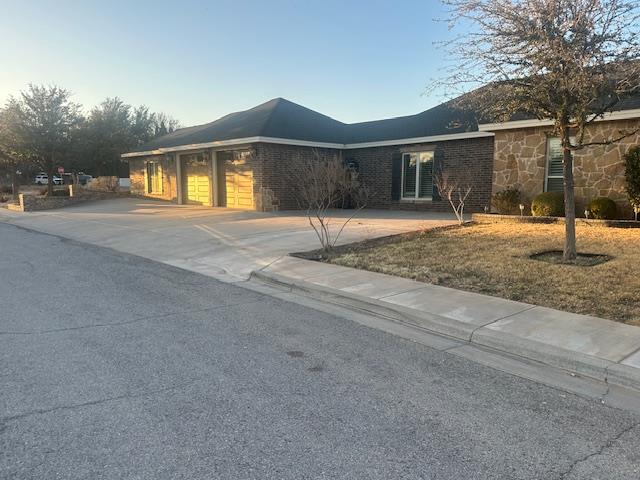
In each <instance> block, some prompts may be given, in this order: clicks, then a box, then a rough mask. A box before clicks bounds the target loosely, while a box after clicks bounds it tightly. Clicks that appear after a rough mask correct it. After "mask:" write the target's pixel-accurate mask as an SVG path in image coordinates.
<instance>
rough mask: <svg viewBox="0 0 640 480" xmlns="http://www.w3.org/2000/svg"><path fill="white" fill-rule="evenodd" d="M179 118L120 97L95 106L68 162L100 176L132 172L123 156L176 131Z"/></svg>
mask: <svg viewBox="0 0 640 480" xmlns="http://www.w3.org/2000/svg"><path fill="white" fill-rule="evenodd" d="M178 125H179V124H178V121H177V120H175V119H173V118H171V117H170V116H169V115H167V114H165V113H153V112H150V111H149V108H148V107H146V106H144V105H143V106H140V107H136V108H134V107H132V106H131V105H128V104H126V103H125V102H124V101H122V100H121V99H120V98H118V97H114V98H107V99H106V100H104V101H103V102H102V103H101V104H100V105H98V106H96V107H94V108H93V109H92V110H91V111H90V112H89V115H88V117H87V119H86V120H85V121H84V122H83V123H82V127H81V128H80V129H79V131H78V132H76V137H75V138H74V139H73V141H72V146H73V148H72V154H71V155H70V159H69V163H70V166H71V167H72V169H73V170H78V171H80V170H82V171H89V172H91V173H93V174H95V175H98V176H118V177H123V176H127V175H128V174H129V172H128V167H127V164H126V162H123V161H122V159H121V158H120V155H121V154H123V153H125V152H128V151H130V150H132V149H133V148H135V147H137V146H139V145H141V144H143V143H146V142H148V141H150V140H152V139H154V138H156V137H158V136H161V135H166V134H167V133H171V132H173V131H174V130H175V129H176V128H177V127H178Z"/></svg>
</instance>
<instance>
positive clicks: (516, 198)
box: [491, 187, 522, 215]
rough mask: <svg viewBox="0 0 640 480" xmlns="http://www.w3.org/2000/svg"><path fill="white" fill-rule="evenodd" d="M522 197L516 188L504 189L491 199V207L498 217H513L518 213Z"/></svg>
mask: <svg viewBox="0 0 640 480" xmlns="http://www.w3.org/2000/svg"><path fill="white" fill-rule="evenodd" d="M521 203H522V195H521V194H520V190H518V189H517V188H515V187H514V188H506V189H504V190H502V191H500V192H497V193H496V194H495V195H494V196H493V198H492V199H491V205H493V208H495V209H496V210H497V211H498V213H499V214H500V215H514V214H518V213H520V204H521Z"/></svg>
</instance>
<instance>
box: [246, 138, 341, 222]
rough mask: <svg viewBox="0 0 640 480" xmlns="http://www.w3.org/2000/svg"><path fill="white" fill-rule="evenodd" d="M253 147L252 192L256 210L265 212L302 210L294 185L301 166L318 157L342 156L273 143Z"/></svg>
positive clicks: (324, 150)
mask: <svg viewBox="0 0 640 480" xmlns="http://www.w3.org/2000/svg"><path fill="white" fill-rule="evenodd" d="M253 147H254V152H255V157H254V159H253V160H254V170H253V179H254V185H253V192H254V198H255V201H256V209H257V210H262V211H270V210H297V209H299V208H300V207H299V206H298V202H297V201H296V197H295V189H294V187H293V186H292V183H293V182H295V178H296V175H298V174H299V168H300V166H301V165H302V164H303V162H306V161H309V160H313V159H314V158H316V155H319V156H320V157H330V156H337V157H339V156H340V152H341V150H337V149H331V148H314V147H302V146H297V145H281V144H274V143H257V144H255V145H254V146H253Z"/></svg>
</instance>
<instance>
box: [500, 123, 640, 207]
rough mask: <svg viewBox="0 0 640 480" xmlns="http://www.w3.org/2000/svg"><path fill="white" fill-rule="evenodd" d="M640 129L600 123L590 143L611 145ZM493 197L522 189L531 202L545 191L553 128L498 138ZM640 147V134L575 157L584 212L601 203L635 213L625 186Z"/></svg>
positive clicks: (509, 132) (591, 131)
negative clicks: (628, 158) (628, 160)
mask: <svg viewBox="0 0 640 480" xmlns="http://www.w3.org/2000/svg"><path fill="white" fill-rule="evenodd" d="M639 127H640V120H625V121H615V122H613V121H612V122H597V123H594V124H593V125H591V126H590V127H589V128H588V129H587V131H586V132H585V141H586V142H598V141H605V140H608V139H610V138H615V137H616V136H619V135H620V132H621V131H633V130H635V129H637V128H639ZM495 135H496V136H495V159H494V173H493V193H496V192H498V191H501V190H504V189H505V188H507V187H517V188H518V189H520V191H521V192H522V194H523V196H524V199H525V201H526V202H530V201H531V200H532V199H533V198H534V197H535V196H536V195H538V194H539V193H542V192H543V191H544V184H545V175H546V162H547V139H548V138H549V136H551V135H552V129H551V127H536V128H527V129H519V130H500V131H496V132H495ZM639 144H640V132H639V133H636V134H635V135H632V136H630V137H627V138H625V139H623V140H622V141H620V142H618V143H615V144H613V145H605V146H593V147H587V148H585V149H583V150H579V151H576V152H574V178H575V191H576V203H577V207H578V211H582V210H583V209H584V207H585V205H586V204H587V203H588V202H589V201H591V200H592V199H593V198H595V197H609V198H611V199H612V200H614V201H615V202H616V203H618V205H619V207H620V209H621V213H622V215H625V216H628V215H630V213H631V209H630V207H629V202H628V200H627V194H626V191H625V180H624V158H623V155H624V154H625V153H626V152H627V151H628V150H629V149H630V148H631V147H632V146H634V145H639Z"/></svg>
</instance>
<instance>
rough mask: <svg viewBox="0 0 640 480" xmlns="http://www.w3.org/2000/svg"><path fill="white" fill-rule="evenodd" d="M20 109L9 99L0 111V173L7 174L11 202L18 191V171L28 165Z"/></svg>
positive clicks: (14, 101) (13, 100) (28, 160)
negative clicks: (21, 128)
mask: <svg viewBox="0 0 640 480" xmlns="http://www.w3.org/2000/svg"><path fill="white" fill-rule="evenodd" d="M19 118H20V109H19V105H18V103H17V101H16V100H15V99H10V100H9V101H8V102H7V104H6V105H5V107H4V108H2V109H0V171H3V172H5V173H7V174H9V176H10V178H11V191H12V194H13V200H16V197H17V196H18V191H19V182H18V170H19V169H22V168H24V167H26V166H27V165H28V164H29V163H30V160H31V159H30V158H28V157H25V149H24V143H25V141H24V138H23V135H22V131H21V130H20V121H19Z"/></svg>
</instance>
